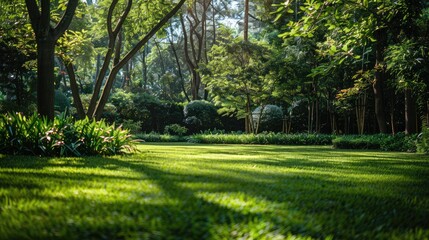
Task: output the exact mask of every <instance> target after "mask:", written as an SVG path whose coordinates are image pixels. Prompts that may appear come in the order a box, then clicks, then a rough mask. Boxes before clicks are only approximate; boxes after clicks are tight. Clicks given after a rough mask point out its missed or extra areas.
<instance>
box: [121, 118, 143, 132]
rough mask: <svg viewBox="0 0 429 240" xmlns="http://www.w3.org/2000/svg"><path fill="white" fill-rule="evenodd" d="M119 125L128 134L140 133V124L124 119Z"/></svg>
mask: <svg viewBox="0 0 429 240" xmlns="http://www.w3.org/2000/svg"><path fill="white" fill-rule="evenodd" d="M121 125H122V127H123V128H124V129H128V130H130V133H132V134H137V133H139V132H141V125H142V122H140V121H134V120H131V119H125V120H123V121H122V124H121Z"/></svg>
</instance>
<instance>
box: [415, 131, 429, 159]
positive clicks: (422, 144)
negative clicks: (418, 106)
mask: <svg viewBox="0 0 429 240" xmlns="http://www.w3.org/2000/svg"><path fill="white" fill-rule="evenodd" d="M417 152H419V153H426V154H428V153H429V127H423V130H422V133H420V134H419V136H418V138H417Z"/></svg>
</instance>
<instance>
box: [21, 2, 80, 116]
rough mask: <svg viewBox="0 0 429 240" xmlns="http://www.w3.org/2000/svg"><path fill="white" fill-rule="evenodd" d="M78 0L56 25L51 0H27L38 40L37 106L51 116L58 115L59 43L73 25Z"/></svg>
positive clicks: (70, 5)
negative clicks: (57, 45) (56, 80)
mask: <svg viewBox="0 0 429 240" xmlns="http://www.w3.org/2000/svg"><path fill="white" fill-rule="evenodd" d="M38 3H39V5H38ZM78 3H79V1H78V0H69V1H68V3H67V8H66V10H65V12H64V14H63V15H62V16H61V19H60V21H59V22H58V24H57V25H56V26H55V27H52V26H51V20H52V19H51V9H50V6H51V4H50V1H49V0H41V1H38V2H36V0H25V5H26V7H27V11H28V15H29V17H30V22H31V27H32V28H33V31H34V33H35V35H36V42H37V110H38V112H39V114H40V115H42V116H45V117H47V118H48V119H51V120H52V119H54V99H55V85H54V77H55V76H54V66H55V61H54V54H55V44H56V42H57V40H58V38H59V37H61V35H62V34H63V33H64V32H65V31H66V30H67V28H68V27H69V25H70V22H71V20H72V19H73V16H74V12H75V10H76V7H77V5H78Z"/></svg>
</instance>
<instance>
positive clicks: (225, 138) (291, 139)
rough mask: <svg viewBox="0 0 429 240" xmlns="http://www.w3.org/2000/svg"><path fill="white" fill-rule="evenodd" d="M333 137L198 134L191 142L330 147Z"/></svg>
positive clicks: (270, 134) (269, 134)
mask: <svg viewBox="0 0 429 240" xmlns="http://www.w3.org/2000/svg"><path fill="white" fill-rule="evenodd" d="M332 138H333V136H332V135H326V134H283V133H260V134H215V135H212V134H208V135H207V134H196V135H193V136H191V137H189V142H194V143H211V144H219V143H220V144H277V145H330V144H332Z"/></svg>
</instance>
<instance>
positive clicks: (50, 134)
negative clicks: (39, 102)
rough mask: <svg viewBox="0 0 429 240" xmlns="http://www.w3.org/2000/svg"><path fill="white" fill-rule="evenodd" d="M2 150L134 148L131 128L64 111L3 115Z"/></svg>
mask: <svg viewBox="0 0 429 240" xmlns="http://www.w3.org/2000/svg"><path fill="white" fill-rule="evenodd" d="M0 137H1V140H0V153H6V154H14V155H15V154H31V155H41V156H82V155H113V154H120V153H123V152H130V151H133V150H134V149H135V146H134V142H133V140H132V139H131V135H129V131H128V130H124V129H122V128H121V127H118V128H117V127H115V125H107V124H106V123H105V122H104V121H95V120H90V119H88V118H86V119H83V120H78V121H75V120H74V119H73V118H72V117H70V116H66V115H65V114H62V115H60V116H57V117H55V118H54V120H53V121H48V120H47V118H44V117H40V116H38V115H36V114H34V115H32V116H29V117H26V116H24V115H22V114H20V113H16V114H4V115H0Z"/></svg>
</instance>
